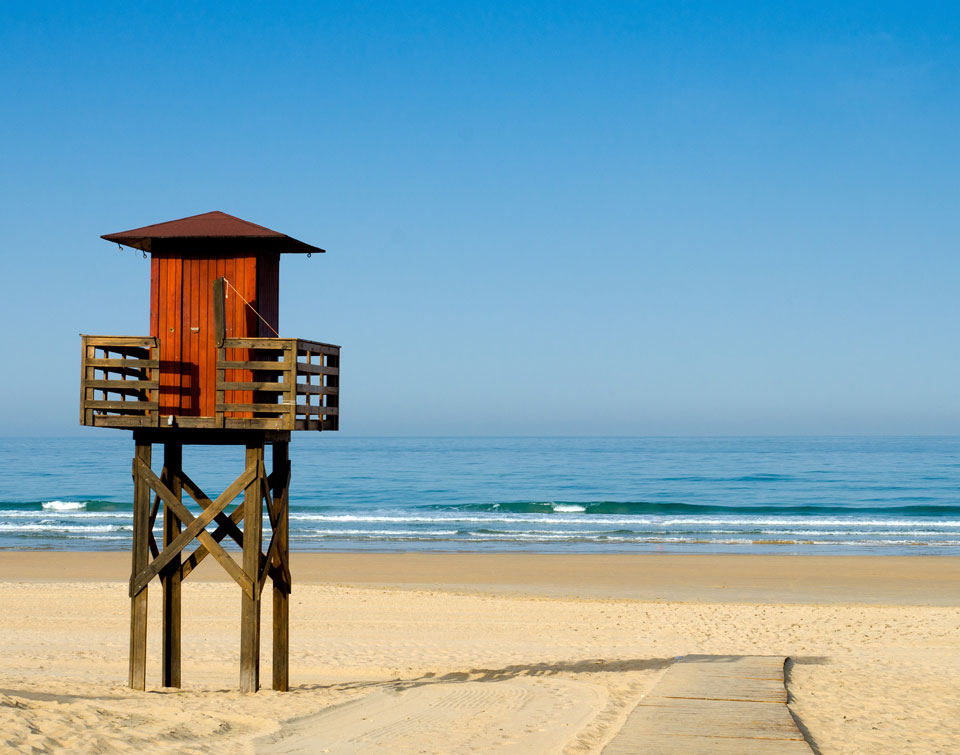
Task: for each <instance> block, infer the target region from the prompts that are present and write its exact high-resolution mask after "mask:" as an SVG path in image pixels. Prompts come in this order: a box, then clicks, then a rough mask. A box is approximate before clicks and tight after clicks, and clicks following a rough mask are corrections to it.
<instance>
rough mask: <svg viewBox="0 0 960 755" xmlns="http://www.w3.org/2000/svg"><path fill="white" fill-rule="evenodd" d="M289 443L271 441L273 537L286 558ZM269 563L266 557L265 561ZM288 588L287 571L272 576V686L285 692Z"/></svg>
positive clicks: (287, 656) (287, 669)
mask: <svg viewBox="0 0 960 755" xmlns="http://www.w3.org/2000/svg"><path fill="white" fill-rule="evenodd" d="M289 454H290V452H289V444H288V443H274V444H273V474H272V475H271V477H272V478H273V480H274V482H273V501H274V505H275V507H278V508H279V510H278V512H277V514H278V516H277V523H276V526H275V528H274V535H273V537H274V538H275V539H277V540H278V545H277V550H278V551H279V553H280V554H281V557H283V558H284V559H285V560H286V559H287V554H288V553H289V537H290V536H289V533H290V514H289V509H288V504H289V491H290V456H289ZM267 563H268V564H269V561H268V562H267ZM290 590H291V583H290V578H289V571H288V572H287V573H286V575H285V576H282V577H281V578H279V579H278V577H277V576H274V578H273V688H274V689H275V690H278V691H280V692H286V691H287V690H288V689H289V688H290Z"/></svg>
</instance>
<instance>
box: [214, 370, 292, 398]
mask: <svg viewBox="0 0 960 755" xmlns="http://www.w3.org/2000/svg"><path fill="white" fill-rule="evenodd" d="M246 366H247V367H248V368H250V369H254V368H253V367H250V364H249V363H248V364H247V365H246ZM217 388H222V389H223V390H225V391H239V390H251V391H285V390H287V388H289V385H287V384H286V383H275V382H268V381H263V380H245V381H243V382H234V383H230V382H227V381H224V382H222V383H217Z"/></svg>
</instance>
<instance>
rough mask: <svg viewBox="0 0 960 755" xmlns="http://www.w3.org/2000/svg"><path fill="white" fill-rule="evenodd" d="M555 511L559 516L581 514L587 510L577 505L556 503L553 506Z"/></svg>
mask: <svg viewBox="0 0 960 755" xmlns="http://www.w3.org/2000/svg"><path fill="white" fill-rule="evenodd" d="M553 510H554V511H556V512H557V513H558V514H563V513H567V514H579V513H581V512H584V511H586V510H587V507H586V506H581V505H579V504H576V503H555V504H554V505H553Z"/></svg>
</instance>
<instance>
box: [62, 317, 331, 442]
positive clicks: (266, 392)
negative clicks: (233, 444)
mask: <svg viewBox="0 0 960 755" xmlns="http://www.w3.org/2000/svg"><path fill="white" fill-rule="evenodd" d="M82 343H83V356H82V363H81V364H82V366H81V379H80V424H82V425H93V426H97V427H127V428H136V427H159V428H163V427H185V428H204V427H206V428H227V429H247V430H336V429H338V427H339V413H340V404H339V398H340V347H339V346H333V345H331V344H327V343H318V342H316V341H307V340H304V339H302V338H226V339H224V340H223V346H222V347H220V348H218V349H217V364H216V384H215V386H213V385H211V386H210V387H211V388H215V390H216V403H215V415H214V416H212V417H197V416H189V417H188V416H180V415H174V416H173V417H170V416H163V417H161V416H160V410H159V404H158V394H159V391H160V388H159V386H160V382H161V381H160V372H161V369H160V359H159V348H158V344H157V339H156V338H152V337H146V338H144V337H136V336H82ZM237 355H240V356H242V358H239V359H238V358H236V357H237ZM228 357H231V358H228ZM175 368H176V369H178V370H179V369H180V366H179V365H175Z"/></svg>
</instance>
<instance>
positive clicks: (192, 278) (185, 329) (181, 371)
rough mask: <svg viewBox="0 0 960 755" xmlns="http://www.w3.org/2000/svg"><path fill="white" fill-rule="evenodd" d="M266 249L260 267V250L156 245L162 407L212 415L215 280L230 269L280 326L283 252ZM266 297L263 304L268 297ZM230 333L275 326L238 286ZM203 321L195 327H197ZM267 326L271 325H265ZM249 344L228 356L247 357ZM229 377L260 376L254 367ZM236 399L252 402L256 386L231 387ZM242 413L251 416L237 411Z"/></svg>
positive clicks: (164, 411) (155, 316) (230, 308)
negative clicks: (218, 251)
mask: <svg viewBox="0 0 960 755" xmlns="http://www.w3.org/2000/svg"><path fill="white" fill-rule="evenodd" d="M263 257H264V264H263V268H264V272H263V273H262V274H261V273H260V271H259V269H258V268H260V267H261V265H259V264H258V258H257V256H256V255H254V254H238V255H236V256H227V255H217V256H211V255H209V254H207V255H204V254H203V253H202V247H198V248H196V249H194V250H188V249H180V250H178V249H176V248H170V247H168V248H166V249H164V248H162V247H161V248H159V249H158V248H155V249H154V252H153V260H152V262H151V284H150V334H151V335H152V336H155V337H157V338H158V339H159V342H160V349H159V351H160V389H159V399H158V400H159V405H160V414H161V415H168V414H173V415H177V416H203V417H213V416H214V414H215V405H216V388H215V386H216V358H217V354H216V347H215V345H214V333H213V281H214V279H215V278H217V277H225V278H226V279H227V280H229V281H230V284H231V285H232V286H233V287H234V288H236V289H237V290H238V291H239V292H240V293H241V294H242V296H243V298H244V299H246V300H247V301H248V302H250V303H251V304H253V305H254V306H255V307H257V308H258V309H259V308H260V307H261V306H263V305H266V309H267V312H266V313H263V314H264V317H266V318H267V319H268V321H269V322H270V323H271V325H273V326H274V327H276V322H277V314H278V309H279V307H278V305H279V255H278V254H269V255H263ZM261 300H262V304H261ZM224 314H225V320H226V331H227V333H226V335H227V337H228V338H250V337H257V336H260V335H264V336H267V335H270V336H272V335H273V333H272V332H270V331H269V329H268V328H266V326H265V325H263V323H261V322H260V319H259V318H258V317H257V316H256V314H255V313H254V312H253V310H251V309H250V308H249V307H247V306H246V304H244V302H243V301H242V300H241V299H240V297H239V296H237V295H236V293H235V292H234V291H233V289H230V288H229V287H228V288H227V300H226V307H225V313H224ZM191 328H196V330H195V331H194V330H191ZM261 330H263V331H265V332H262V333H261ZM250 355H251V352H250V349H229V350H228V354H227V358H228V359H230V360H234V361H247V360H249V359H250V358H251V356H250ZM225 377H226V379H227V380H230V381H237V382H244V381H251V380H253V373H252V372H251V371H249V370H228V371H227V374H226V375H225ZM226 400H227V402H229V403H237V404H245V403H246V404H249V403H252V402H253V392H252V391H230V392H229V393H228V395H227V396H226ZM236 416H238V417H243V416H251V415H248V414H237V415H236Z"/></svg>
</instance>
